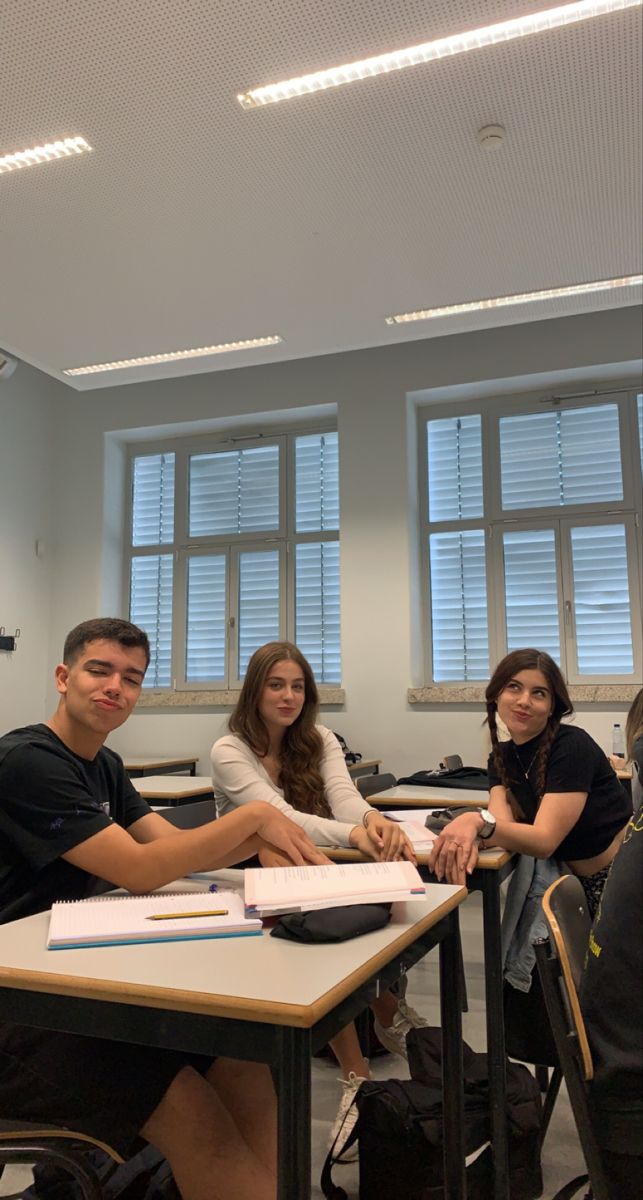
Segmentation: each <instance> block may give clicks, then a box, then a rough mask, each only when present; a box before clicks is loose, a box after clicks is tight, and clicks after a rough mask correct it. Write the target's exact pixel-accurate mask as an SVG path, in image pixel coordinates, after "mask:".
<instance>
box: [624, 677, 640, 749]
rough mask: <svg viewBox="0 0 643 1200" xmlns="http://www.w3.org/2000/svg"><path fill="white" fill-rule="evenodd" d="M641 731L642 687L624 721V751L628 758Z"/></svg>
mask: <svg viewBox="0 0 643 1200" xmlns="http://www.w3.org/2000/svg"><path fill="white" fill-rule="evenodd" d="M641 733H643V688H641V690H640V692H637V693H636V696H635V697H634V699H633V701H632V705H631V707H630V711H629V712H628V714H627V721H626V722H625V753H626V755H627V758H628V759H631V758H633V755H634V743H635V741H636V740H637V738H638V737H639V735H640V734H641Z"/></svg>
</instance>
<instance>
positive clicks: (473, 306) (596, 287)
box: [385, 275, 643, 325]
mask: <svg viewBox="0 0 643 1200" xmlns="http://www.w3.org/2000/svg"><path fill="white" fill-rule="evenodd" d="M641 284H643V275H625V276H623V277H622V278H621V279H595V280H594V281H593V282H592V283H571V284H568V285H567V286H566V287H555V288H545V289H544V291H542V292H521V293H519V294H517V295H515V296H494V297H493V298H492V299H491V300H467V301H466V303H464V304H445V305H443V307H442V308H425V309H421V310H420V311H419V312H408V313H397V315H396V316H394V317H386V318H385V320H386V324H387V325H404V324H406V322H407V321H430V320H431V319H432V318H433V317H453V316H458V315H459V314H460V313H468V312H479V311H480V310H481V309H485V308H509V307H511V305H514V304H532V303H533V302H534V301H535V300H558V299H559V298H560V297H565V296H585V295H587V294H588V293H589V292H607V291H609V290H610V289H611V288H626V287H640V286H641Z"/></svg>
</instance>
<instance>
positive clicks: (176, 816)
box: [154, 800, 217, 829]
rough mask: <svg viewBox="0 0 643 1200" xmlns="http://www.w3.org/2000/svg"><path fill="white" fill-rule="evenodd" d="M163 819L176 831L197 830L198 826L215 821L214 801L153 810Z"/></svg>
mask: <svg viewBox="0 0 643 1200" xmlns="http://www.w3.org/2000/svg"><path fill="white" fill-rule="evenodd" d="M154 811H155V812H157V813H158V814H159V816H161V817H165V820H166V821H169V822H170V824H171V825H175V826H176V828H177V829H198V827H199V825H207V824H208V821H215V820H216V816H217V810H216V805H215V803H214V800H196V801H195V802H194V804H173V805H172V806H171V807H170V808H156V809H155V810H154Z"/></svg>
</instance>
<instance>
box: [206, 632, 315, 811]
mask: <svg viewBox="0 0 643 1200" xmlns="http://www.w3.org/2000/svg"><path fill="white" fill-rule="evenodd" d="M284 659H285V660H286V661H288V662H294V663H296V664H297V666H298V667H299V668H300V670H301V673H302V675H303V677H304V704H303V708H302V710H301V712H300V714H299V716H298V717H297V720H296V721H293V724H292V725H289V726H288V727H287V728H286V729H285V730H284V736H283V739H282V742H281V748H280V752H279V786H280V787H281V788H283V793H284V799H285V800H287V802H288V804H292V806H293V808H297V809H299V811H300V812H307V813H315V814H316V815H317V816H320V817H332V815H333V814H332V811H331V808H330V805H329V803H328V801H327V799H326V796H325V794H324V781H323V779H322V777H321V770H320V766H321V760H322V753H323V745H322V739H321V736H320V734H319V732H318V730H317V728H316V726H315V722H316V720H317V710H318V708H319V693H318V691H317V684H316V683H315V676H314V675H313V672H312V668H311V665H310V663H309V662H308V661H307V659H305V658H304V656H303V654H302V653H301V651H300V650H298V648H297V646H294V645H293V643H292V642H268V643H267V644H266V645H265V646H260V647H259V649H258V650H255V652H254V654H253V656H252V658H251V659H250V662H249V663H248V670H247V672H246V677H245V679H244V681H243V687H242V688H241V695H240V696H239V700H238V703H237V706H236V708H235V710H234V712H233V713H232V715H231V717H230V721H229V728H230V730H231V732H232V733H236V734H237V736H238V737H240V738H242V740H243V741H244V742H245V743H246V744H247V745H248V746H249V747H250V749H251V750H252V751H253V753H254V754H256V755H257V758H265V757H266V755H267V753H268V751H269V749H270V737H269V734H268V730H267V729H266V726H265V723H264V721H263V718H262V716H261V713H260V712H259V703H260V701H261V696H262V694H263V689H264V687H265V685H266V680H267V679H268V677H269V675H270V672H271V671H272V669H273V667H275V666H276V664H277V663H279V662H283V661H284Z"/></svg>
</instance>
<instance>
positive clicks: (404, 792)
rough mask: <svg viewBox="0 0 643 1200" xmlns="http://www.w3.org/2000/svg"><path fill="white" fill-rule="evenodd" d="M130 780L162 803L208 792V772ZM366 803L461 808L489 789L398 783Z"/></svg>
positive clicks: (485, 797)
mask: <svg viewBox="0 0 643 1200" xmlns="http://www.w3.org/2000/svg"><path fill="white" fill-rule="evenodd" d="M132 783H133V785H134V787H135V788H136V790H137V791H138V792H139V793H140V795H141V796H143V797H144V798H145V799H146V800H164V801H165V803H166V804H183V803H185V801H186V800H196V799H198V798H201V799H205V798H207V797H208V796H211V795H212V780H211V779H210V776H209V775H193V776H192V775H147V776H141V777H139V778H135V779H132ZM368 803H369V804H370V805H372V807H373V808H422V807H425V808H435V807H438V808H447V807H451V808H462V807H463V806H465V805H472V804H473V805H477V806H478V807H480V808H484V807H486V805H487V804H488V803H489V793H488V792H483V791H474V790H473V789H470V788H469V789H466V790H465V789H460V788H445V787H417V786H415V785H410V784H405V785H402V784H398V786H397V787H392V788H386V789H385V790H384V791H383V792H375V794H374V795H372V796H369V798H368Z"/></svg>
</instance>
